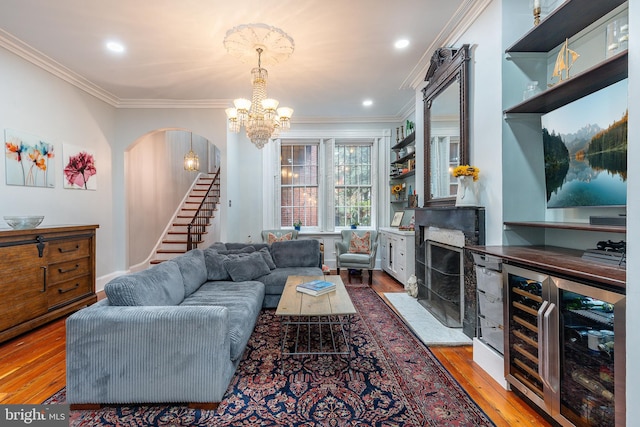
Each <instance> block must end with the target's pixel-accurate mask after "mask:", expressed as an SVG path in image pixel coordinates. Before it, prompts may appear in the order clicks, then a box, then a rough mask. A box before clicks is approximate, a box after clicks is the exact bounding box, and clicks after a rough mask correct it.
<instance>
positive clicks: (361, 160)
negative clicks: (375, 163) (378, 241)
mask: <svg viewBox="0 0 640 427" xmlns="http://www.w3.org/2000/svg"><path fill="white" fill-rule="evenodd" d="M333 167H334V191H335V201H334V206H335V222H334V225H335V226H336V227H346V226H349V225H351V224H354V223H358V224H360V225H362V226H370V225H371V145H347V144H344V145H343V144H339V145H338V144H336V146H335V148H334V154H333Z"/></svg>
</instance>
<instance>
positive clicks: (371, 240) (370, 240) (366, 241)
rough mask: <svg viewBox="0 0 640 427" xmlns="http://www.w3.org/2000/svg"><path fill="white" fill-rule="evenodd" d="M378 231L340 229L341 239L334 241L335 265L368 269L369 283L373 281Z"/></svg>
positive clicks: (339, 267) (338, 267)
mask: <svg viewBox="0 0 640 427" xmlns="http://www.w3.org/2000/svg"><path fill="white" fill-rule="evenodd" d="M377 249H378V232H377V231H376V230H357V229H356V230H342V240H340V241H336V267H337V270H338V274H340V269H341V268H348V269H355V270H365V269H366V270H369V285H371V284H372V283H373V277H372V275H373V268H374V267H375V265H376V250H377Z"/></svg>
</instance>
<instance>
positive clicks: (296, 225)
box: [293, 219, 302, 231]
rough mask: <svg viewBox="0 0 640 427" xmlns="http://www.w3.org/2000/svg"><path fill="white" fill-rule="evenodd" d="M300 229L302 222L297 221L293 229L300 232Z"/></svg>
mask: <svg viewBox="0 0 640 427" xmlns="http://www.w3.org/2000/svg"><path fill="white" fill-rule="evenodd" d="M300 227H302V220H300V219H296V220H295V222H294V223H293V228H294V229H296V230H298V231H300Z"/></svg>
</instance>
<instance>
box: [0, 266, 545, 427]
mask: <svg viewBox="0 0 640 427" xmlns="http://www.w3.org/2000/svg"><path fill="white" fill-rule="evenodd" d="M342 278H343V280H344V281H345V283H346V282H347V276H346V272H344V271H343V272H342ZM367 279H368V276H367V274H366V273H365V274H364V277H363V280H364V282H365V283H366V281H367ZM372 287H373V289H374V290H375V291H376V292H378V293H379V294H383V293H386V292H404V289H403V287H402V285H401V284H400V283H399V282H397V281H396V280H395V279H393V278H392V277H391V276H389V275H387V274H386V273H384V272H381V271H376V272H374V275H373V285H372ZM430 349H431V351H432V352H433V353H434V354H435V355H436V357H437V358H438V359H439V360H440V361H441V363H442V364H443V365H444V366H445V368H446V369H447V370H449V372H450V373H451V374H452V375H453V377H454V378H455V379H456V380H457V381H458V382H459V383H460V384H461V385H462V387H463V388H464V389H465V390H466V391H467V393H468V394H469V395H470V396H471V398H473V400H475V401H476V402H477V403H478V405H479V406H480V407H481V408H482V409H483V410H484V411H485V412H486V413H487V415H488V416H489V417H490V418H491V420H492V421H493V422H494V423H495V424H496V425H497V426H498V427H502V426H505V427H508V426H523V427H526V426H536V427H540V426H549V425H550V424H549V423H548V422H547V421H546V420H545V419H544V418H542V417H541V416H540V415H539V414H538V413H536V412H535V411H534V410H533V409H531V407H530V406H528V405H527V404H526V403H524V402H523V401H522V400H521V399H520V398H519V397H518V396H516V395H515V394H514V393H513V392H510V391H506V390H504V389H503V388H502V387H501V386H500V385H499V384H497V383H496V382H495V381H494V380H493V379H492V378H491V377H490V376H489V375H488V374H487V373H485V372H484V371H483V370H482V369H481V368H480V367H479V366H478V365H477V364H476V363H475V362H473V352H472V349H471V347H470V346H463V347H430ZM65 375H66V371H65V326H64V318H63V319H58V320H56V321H54V322H52V323H49V324H47V325H45V326H42V327H40V328H38V329H36V330H34V331H32V332H29V333H27V334H24V335H21V336H19V337H16V338H14V339H12V340H10V341H7V342H5V343H2V344H0V404H12V403H32V404H38V403H42V402H43V401H44V400H45V399H46V398H48V397H50V396H51V395H53V394H54V393H55V392H57V391H58V390H60V389H61V388H62V387H64V385H65Z"/></svg>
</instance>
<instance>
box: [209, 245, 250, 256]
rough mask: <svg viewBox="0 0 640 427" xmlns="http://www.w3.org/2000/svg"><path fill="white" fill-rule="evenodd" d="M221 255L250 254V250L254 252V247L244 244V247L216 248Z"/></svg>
mask: <svg viewBox="0 0 640 427" xmlns="http://www.w3.org/2000/svg"><path fill="white" fill-rule="evenodd" d="M217 251H218V253H219V254H221V255H230V254H250V253H251V252H255V251H256V248H255V247H253V246H245V247H244V248H238V249H225V250H220V249H218V250H217Z"/></svg>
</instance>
